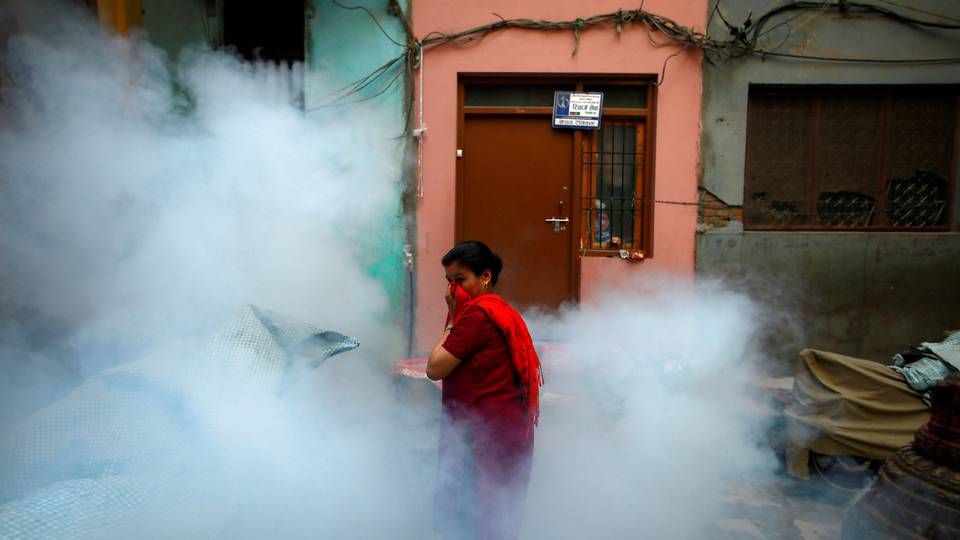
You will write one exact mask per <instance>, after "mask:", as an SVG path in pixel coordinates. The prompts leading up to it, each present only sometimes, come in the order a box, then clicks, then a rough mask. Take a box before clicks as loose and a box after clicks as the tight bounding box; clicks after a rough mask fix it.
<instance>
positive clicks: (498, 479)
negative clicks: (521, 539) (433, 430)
mask: <svg viewBox="0 0 960 540" xmlns="http://www.w3.org/2000/svg"><path fill="white" fill-rule="evenodd" d="M442 263H443V267H444V269H445V271H446V274H447V281H448V283H449V285H450V286H449V288H448V291H447V295H446V300H447V306H448V308H449V317H448V324H447V327H446V328H445V329H444V332H443V334H442V335H441V337H440V340H439V341H438V342H437V345H436V346H435V347H434V348H433V351H432V352H431V353H430V359H429V362H428V363H427V376H428V377H430V378H431V379H433V380H441V379H442V380H443V398H442V402H443V423H442V426H441V433H440V476H439V479H438V485H439V487H438V490H437V497H436V504H435V508H434V513H435V520H434V521H435V524H436V526H437V529H438V532H440V533H441V535H442V536H443V537H444V538H477V539H481V540H487V539H513V538H516V537H517V535H518V534H519V531H520V524H521V521H522V519H523V512H524V501H525V499H526V494H527V484H528V483H529V481H530V468H531V465H532V457H533V427H534V425H535V424H536V423H537V420H538V417H539V411H540V409H539V387H540V385H541V384H543V379H542V376H541V373H540V361H539V359H538V358H537V355H536V352H535V351H534V349H533V341H532V340H531V338H530V333H529V332H528V330H527V327H526V324H524V322H523V319H522V318H521V317H520V314H519V313H517V311H516V310H515V309H513V308H512V307H511V306H510V305H509V304H507V303H506V302H505V301H504V300H503V299H502V298H500V297H499V296H498V295H496V294H494V293H493V288H494V287H495V286H496V284H497V278H498V277H499V275H500V270H501V268H502V266H503V264H502V262H501V261H500V257H498V256H497V255H496V254H494V253H493V252H492V251H491V250H490V248H489V247H487V246H486V245H485V244H483V243H482V242H476V241H471V242H463V243H461V244H458V245H457V246H455V247H454V248H453V249H451V250H450V251H449V252H448V253H447V254H446V255H445V256H444V257H443V260H442Z"/></svg>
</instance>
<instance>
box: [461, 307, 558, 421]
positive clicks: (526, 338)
mask: <svg viewBox="0 0 960 540" xmlns="http://www.w3.org/2000/svg"><path fill="white" fill-rule="evenodd" d="M468 305H474V306H477V307H479V308H480V309H482V310H483V312H484V313H486V314H487V317H489V318H490V320H491V321H492V322H493V325H494V326H496V327H497V329H499V330H500V332H501V333H502V334H503V336H504V337H505V338H506V339H507V345H508V346H509V347H510V357H511V359H512V360H513V366H514V368H515V369H516V370H517V374H518V375H519V377H520V386H521V391H522V393H523V397H524V401H526V403H527V407H528V408H529V418H530V425H531V426H535V425H537V422H539V420H540V386H541V385H543V371H542V370H541V369H540V358H539V357H537V351H536V350H535V349H534V348H533V339H532V338H531V337H530V331H529V330H527V325H526V323H524V322H523V318H522V317H521V316H520V314H519V313H517V310H515V309H513V307H512V306H510V304H508V303H507V302H506V301H505V300H504V299H503V298H500V297H499V296H497V295H495V294H483V295H480V296H478V297H476V298H474V299H473V300H470V302H469V303H468Z"/></svg>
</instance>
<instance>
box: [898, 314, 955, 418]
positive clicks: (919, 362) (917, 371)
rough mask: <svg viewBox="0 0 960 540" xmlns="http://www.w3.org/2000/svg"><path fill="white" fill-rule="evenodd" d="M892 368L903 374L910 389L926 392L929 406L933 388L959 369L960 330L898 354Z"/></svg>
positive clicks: (925, 401)
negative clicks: (934, 341) (942, 338)
mask: <svg viewBox="0 0 960 540" xmlns="http://www.w3.org/2000/svg"><path fill="white" fill-rule="evenodd" d="M890 367H891V368H893V370H894V371H896V372H897V373H900V374H901V375H903V378H904V379H906V380H907V384H909V385H910V388H912V389H914V390H916V391H917V392H920V393H921V394H923V402H924V403H926V404H927V406H928V407H929V406H930V404H931V402H930V395H931V389H933V387H934V386H936V385H937V383H939V382H940V381H943V380H944V379H946V378H947V376H948V375H950V374H951V373H955V372H957V371H960V331H958V332H954V333H953V334H950V336H949V337H948V338H947V339H945V340H943V341H941V342H939V343H929V342H925V343H921V344H920V345H919V346H917V347H910V349H909V350H907V351H904V352H902V353H899V354H895V355H894V356H893V362H892V363H891V364H890Z"/></svg>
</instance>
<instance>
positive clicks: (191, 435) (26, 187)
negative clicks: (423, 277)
mask: <svg viewBox="0 0 960 540" xmlns="http://www.w3.org/2000/svg"><path fill="white" fill-rule="evenodd" d="M61 13H64V15H63V16H62V17H58V18H56V20H55V21H53V22H48V23H47V26H46V27H44V28H40V29H38V30H31V31H29V32H23V33H20V34H18V35H16V36H14V37H12V38H11V39H10V40H9V41H8V43H7V46H6V50H5V62H6V65H7V69H8V70H9V72H10V78H11V80H12V81H13V84H9V85H8V84H5V85H4V86H3V104H2V107H3V113H2V115H0V117H2V124H0V186H2V196H0V230H2V233H0V253H3V257H2V260H0V280H2V281H0V284H2V287H0V291H2V292H0V294H2V299H0V333H2V349H0V410H2V411H3V413H2V416H0V428H2V429H3V432H2V433H3V434H4V435H11V436H10V437H6V440H7V441H8V442H7V443H5V444H7V446H0V466H2V467H4V468H3V469H2V470H0V483H5V484H7V485H12V484H10V481H11V479H18V478H21V477H22V476H23V473H24V470H25V469H24V468H23V466H22V463H23V462H22V461H17V460H16V459H14V458H12V457H11V454H9V453H4V452H8V450H5V449H6V448H14V449H15V450H16V449H22V445H20V446H18V444H19V443H18V442H17V441H14V442H12V443H11V442H9V440H10V439H11V438H17V437H21V438H22V437H23V436H24V435H23V434H24V433H31V429H32V428H31V426H33V427H36V426H41V425H43V426H49V425H59V424H56V422H55V420H56V419H57V418H67V417H69V415H70V414H72V413H71V408H72V409H76V407H74V406H73V405H71V404H76V403H77V402H78V401H77V399H78V395H83V396H92V401H91V403H95V404H97V406H100V407H103V408H105V409H109V411H108V412H109V414H107V416H104V417H103V418H109V422H108V421H107V420H102V421H100V422H99V423H98V422H93V423H92V424H91V425H89V426H85V427H84V430H85V431H84V433H82V434H81V436H80V437H79V438H78V439H77V440H78V441H81V442H82V444H81V446H82V448H81V450H82V451H78V450H76V448H67V449H64V451H63V455H67V456H70V455H76V456H81V457H78V458H77V459H78V460H79V459H81V458H82V459H84V460H86V462H85V463H78V464H73V465H70V467H74V469H69V467H68V468H67V469H65V472H64V471H63V470H60V469H58V467H60V468H63V467H66V465H64V464H63V455H54V456H27V458H24V459H28V461H29V462H30V463H31V467H34V469H31V471H32V472H30V478H32V479H34V480H36V482H35V483H36V484H37V485H36V486H33V487H31V488H30V489H26V488H25V489H23V490H20V491H17V492H14V491H13V490H8V491H6V492H5V491H3V490H0V523H12V522H14V521H15V520H13V518H12V517H11V516H17V515H21V516H22V515H23V514H24V513H25V512H35V511H38V510H37V508H41V507H42V505H39V502H43V501H47V500H53V499H55V498H56V497H57V496H58V495H59V496H65V495H69V494H77V493H81V492H82V493H84V494H85V495H84V496H83V497H80V498H78V499H77V500H78V501H80V502H78V503H77V505H76V506H74V507H71V508H70V509H69V510H70V511H69V512H67V511H63V512H60V513H59V514H57V515H56V516H42V517H45V518H50V519H54V518H55V520H60V521H59V522H61V523H64V524H66V525H70V526H74V527H80V525H81V524H82V525H83V527H86V528H84V529H82V530H83V531H85V532H83V533H82V534H80V533H77V534H75V535H76V536H84V535H89V536H95V537H130V536H137V537H150V536H155V537H158V538H159V537H204V538H208V537H218V536H219V537H229V538H245V537H248V538H258V537H286V538H297V537H311V538H313V537H326V538H429V537H431V534H432V532H431V505H432V497H433V485H434V482H435V478H436V474H437V471H436V441H437V433H436V424H437V416H438V409H439V395H438V394H430V393H429V392H430V391H431V390H430V389H429V387H428V386H425V387H424V388H421V389H419V391H418V393H419V394H420V395H419V397H418V396H411V395H409V394H407V393H404V392H402V391H401V390H402V388H403V386H398V385H397V383H396V381H395V380H394V379H393V378H392V376H391V374H390V369H389V368H390V363H391V362H392V361H393V360H396V359H398V358H400V357H401V355H402V354H403V347H402V341H403V335H402V331H401V329H400V328H399V325H395V324H392V323H391V321H390V316H389V313H388V300H387V294H386V292H385V291H384V290H383V289H382V287H381V286H380V285H379V283H378V282H377V281H376V280H374V279H373V278H371V277H370V274H369V272H368V271H367V269H366V267H365V264H366V261H368V260H369V254H367V253H364V252H363V246H365V245H368V242H367V239H368V237H369V235H371V234H375V231H376V230H377V228H378V227H382V226H383V224H384V223H385V222H389V221H390V220H391V219H395V218H396V212H397V208H398V206H399V199H400V193H401V188H400V186H399V185H398V183H397V182H398V178H399V177H400V170H399V167H400V163H399V160H398V159H397V157H398V156H399V152H398V151H397V146H396V145H397V142H396V141H391V140H388V139H386V138H385V137H384V135H383V134H382V133H381V132H380V131H379V130H377V129H375V128H376V126H378V125H382V124H387V125H392V123H391V121H390V119H389V118H384V117H382V116H381V115H382V113H380V112H378V111H377V110H376V109H375V108H370V109H364V108H362V107H355V108H353V109H351V111H350V115H349V118H350V122H346V123H345V122H343V119H344V118H345V116H338V119H337V121H328V120H324V119H322V118H320V119H316V118H313V119H311V118H305V117H304V115H303V114H302V112H300V111H299V110H297V109H296V108H295V107H293V106H291V105H289V104H288V103H286V102H284V101H283V100H278V99H276V97H275V96H274V95H273V94H272V93H271V92H270V91H268V89H266V88H265V87H264V84H263V82H262V81H260V80H258V79H257V78H256V77H254V76H253V75H251V74H250V73H249V72H248V71H247V70H246V69H245V68H244V66H243V65H242V63H241V62H240V61H239V60H237V59H236V58H234V57H232V56H230V55H227V54H223V53H219V52H214V51H210V50H207V49H205V48H203V47H200V46H197V47H196V48H194V49H192V50H189V51H187V52H186V53H184V54H182V55H181V56H180V59H179V60H178V61H177V63H172V62H171V61H170V59H168V58H166V57H165V56H164V54H163V53H162V52H161V51H159V50H158V49H156V48H154V47H152V46H151V45H150V44H149V43H148V42H147V41H146V40H145V39H143V38H142V37H139V36H134V37H132V38H130V39H121V38H118V37H116V36H111V35H108V34H107V33H105V32H104V31H102V30H101V29H100V28H99V27H98V26H97V25H96V23H95V22H94V21H92V20H90V19H89V18H86V17H85V16H81V15H80V14H79V13H73V12H70V11H69V10H67V9H66V8H64V9H63V10H62V11H61ZM420 264H421V267H429V265H432V264H435V263H434V262H432V261H421V262H420ZM436 264H439V263H438V262H437V263H436ZM642 289H643V290H644V291H647V292H644V293H640V292H636V291H638V290H640V287H639V286H638V287H635V288H634V289H630V288H629V287H627V288H621V289H618V290H611V291H609V292H608V294H607V295H606V296H604V297H602V298H599V299H598V300H597V301H596V302H595V303H593V304H590V305H584V306H582V307H580V308H577V309H570V310H567V311H565V312H563V313H561V314H559V315H557V316H555V317H541V316H536V317H533V316H532V317H531V318H530V323H531V328H532V331H533V334H534V338H535V339H537V340H538V341H541V342H548V345H550V346H552V348H551V349H550V352H548V354H546V355H545V358H544V360H545V365H546V373H545V375H546V378H547V386H546V387H545V388H544V390H545V392H546V394H545V398H544V406H543V417H542V420H541V427H540V428H539V429H538V430H537V434H536V436H537V447H536V452H535V457H534V470H533V479H532V482H531V486H530V495H529V498H528V509H527V518H526V520H525V525H524V531H523V537H524V538H635V537H637V536H645V537H674V538H684V537H687V538H690V537H699V536H702V535H704V534H706V533H708V532H709V531H710V530H711V527H713V526H714V524H715V523H716V519H717V518H718V517H719V513H720V512H721V506H720V499H721V498H722V495H723V490H724V486H725V485H726V483H727V482H730V481H732V480H735V479H737V478H739V477H742V476H743V475H749V474H754V473H757V472H766V471H769V469H770V468H771V459H770V456H769V452H767V451H764V450H763V449H762V448H761V447H760V446H758V445H757V444H756V443H755V441H756V440H757V437H756V435H757V434H756V429H757V428H758V426H756V425H755V422H754V421H753V420H751V419H750V418H749V417H748V416H746V415H744V413H743V408H742V406H741V403H740V399H741V397H742V393H743V389H744V385H745V384H746V381H747V379H748V377H749V374H750V366H751V365H752V363H751V361H752V360H753V358H752V355H753V354H754V352H753V349H752V338H753V335H754V321H756V320H757V318H758V317H759V313H758V311H757V308H756V306H754V305H753V304H751V303H750V302H749V301H748V300H746V299H745V298H744V297H742V296H739V295H736V294H733V293H730V292H727V291H725V290H724V289H723V287H721V286H720V285H718V284H699V285H697V286H696V287H693V286H691V285H689V284H677V283H674V282H671V281H670V280H669V279H666V278H665V279H663V280H660V281H659V282H656V283H651V282H649V281H648V282H646V283H645V284H644V286H643V288H642ZM630 291H633V292H630ZM247 305H255V306H262V307H265V308H268V309H270V310H273V312H275V313H278V314H282V315H283V316H284V317H289V318H291V319H295V320H300V321H305V322H308V323H310V324H312V325H315V326H316V327H319V328H321V329H328V330H335V331H337V332H341V333H343V334H346V335H349V336H353V337H356V338H358V339H359V341H360V343H361V346H360V348H359V349H357V350H355V351H351V352H346V353H343V354H342V355H339V356H335V357H333V358H330V359H328V360H326V361H324V362H323V363H322V364H320V366H319V367H317V368H315V369H311V368H309V367H305V366H303V365H300V366H292V367H290V366H287V367H283V366H281V367H279V368H278V367H276V366H272V367H269V369H273V370H276V371H278V373H274V374H272V375H271V376H270V377H268V378H264V377H262V376H260V375H258V376H257V377H250V376H246V375H244V374H246V373H248V372H246V371H240V372H237V371H231V370H232V369H234V368H233V367H231V365H233V366H235V365H239V364H242V363H243V359H244V357H243V354H246V353H237V358H232V359H231V361H230V362H228V364H230V365H219V364H216V365H213V366H212V367H211V366H210V365H207V364H204V363H203V362H204V360H203V359H204V358H210V357H211V355H210V354H207V353H209V352H210V351H216V350H219V349H216V347H219V346H222V345H223V343H225V341H224V340H228V341H229V340H231V339H234V338H236V337H237V336H240V335H241V334H242V332H241V331H240V330H237V329H236V328H237V327H235V326H231V324H232V323H231V322H230V321H235V320H237V319H236V317H237V313H238V312H241V311H242V310H243V309H244V306H247ZM244 320H246V319H244ZM251 320H252V319H251ZM438 324H439V321H438ZM242 335H246V334H242ZM211 336H212V337H211ZM231 343H232V341H231ZM211 354H212V353H211ZM212 357H215V358H219V357H216V355H213V356H212ZM254 361H255V360H253V359H251V360H250V362H254ZM198 365H199V367H197V366H198ZM280 371H282V372H283V373H279V372H280ZM291 374H292V375H291ZM290 377H293V379H292V382H290V381H291V379H290ZM265 380H269V381H271V382H269V384H268V383H265V382H264V381H265ZM277 381H286V382H284V383H283V384H282V385H281V384H280V383H279V382H277ZM412 384H416V383H412ZM424 384H425V385H426V383H424ZM117 396H123V399H120V398H118V397H117ZM128 398H129V399H128ZM130 399H132V401H130ZM130 403H133V404H134V405H132V406H130V405H129V404H130ZM121 405H123V406H121ZM111 407H112V408H111ZM98 418H99V417H98ZM51 422H53V423H51ZM107 423H110V426H107ZM116 426H120V428H119V431H117V430H116V429H114V428H115V427H116ZM108 427H109V428H110V429H114V431H110V430H108V429H107V428H108ZM57 429H58V430H62V429H65V428H63V427H58V428H57ZM108 432H109V433H115V432H119V433H123V434H131V433H133V434H137V436H136V437H125V438H123V441H124V442H123V445H118V444H114V443H113V442H109V441H108V443H107V444H106V445H105V446H104V448H109V449H110V450H109V452H107V451H104V453H103V454H98V453H97V452H98V450H97V447H96V446H95V444H94V443H93V441H97V440H100V439H97V437H98V436H99V435H98V434H100V433H108ZM78 444H79V443H78ZM118 448H119V450H118ZM13 451H14V450H9V452H13ZM148 451H150V452H153V454H150V455H156V456H159V457H158V460H157V462H156V463H150V464H148V465H147V466H146V468H144V469H141V468H140V467H141V465H140V462H135V460H131V459H128V457H129V456H131V455H140V456H142V455H147V454H146V452H148ZM125 456H126V457H125ZM171 456H176V460H175V462H173V461H171V460H172V458H171ZM98 460H99V461H100V462H105V461H109V462H110V463H111V465H110V467H109V468H108V469H104V470H107V472H108V473H109V474H106V473H103V474H101V475H100V476H98V477H96V478H93V477H86V478H81V479H77V478H76V477H71V476H70V474H71V471H73V470H80V469H82V468H83V467H85V466H90V463H93V462H97V461H98ZM12 463H18V464H21V465H17V466H16V467H14V466H13V465H10V464H12ZM161 464H162V465H163V467H161ZM168 465H169V466H168ZM164 467H166V468H164ZM169 471H175V473H176V474H172V473H171V474H167V473H168V472H169ZM159 472H163V478H158V477H157V474H159ZM44 478H48V479H49V481H46V480H43V479H44ZM44 482H45V483H44ZM97 482H99V483H97ZM124 482H138V484H135V485H136V486H140V487H141V488H142V489H139V490H128V489H127V487H124V486H126V484H124ZM118 492H123V493H137V494H138V495H137V497H139V498H138V499H137V500H136V501H134V502H131V503H130V504H128V505H125V506H124V505H119V504H118V503H117V502H116V501H113V500H112V499H110V494H111V493H118ZM98 497H99V498H98ZM38 501H39V502H38ZM96 501H101V502H105V504H103V505H100V506H97V503H96ZM111 501H113V502H111ZM126 502H129V501H126ZM126 502H125V504H126ZM98 508H113V509H114V510H118V509H126V510H124V512H122V513H119V510H118V512H114V513H113V514H109V512H108V514H109V515H107V514H103V515H101V514H97V513H96V512H95V510H96V509H98ZM97 511H100V510H97ZM5 519H6V520H7V521H4V520H5ZM66 525H65V526H66ZM65 530H67V531H74V532H76V531H78V530H81V529H79V528H75V529H65ZM14 532H16V531H14ZM0 533H2V531H0ZM0 536H3V534H0ZM27 536H29V535H27ZM60 536H61V537H66V536H71V534H64V535H60Z"/></svg>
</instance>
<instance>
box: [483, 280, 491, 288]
mask: <svg viewBox="0 0 960 540" xmlns="http://www.w3.org/2000/svg"><path fill="white" fill-rule="evenodd" d="M483 288H484V289H489V288H490V282H489V281H484V282H483Z"/></svg>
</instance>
